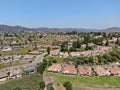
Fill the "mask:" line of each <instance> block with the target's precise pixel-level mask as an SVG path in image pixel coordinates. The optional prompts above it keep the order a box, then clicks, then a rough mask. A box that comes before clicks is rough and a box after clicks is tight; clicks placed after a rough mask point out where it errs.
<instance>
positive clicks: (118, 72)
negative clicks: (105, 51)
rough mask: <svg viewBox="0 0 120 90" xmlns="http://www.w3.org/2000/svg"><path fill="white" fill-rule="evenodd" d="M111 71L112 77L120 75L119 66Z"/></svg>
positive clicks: (111, 68) (113, 67)
mask: <svg viewBox="0 0 120 90" xmlns="http://www.w3.org/2000/svg"><path fill="white" fill-rule="evenodd" d="M109 71H110V73H111V75H120V68H119V67H118V66H111V67H110V69H109Z"/></svg>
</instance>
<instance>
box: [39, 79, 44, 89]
mask: <svg viewBox="0 0 120 90" xmlns="http://www.w3.org/2000/svg"><path fill="white" fill-rule="evenodd" d="M39 86H40V89H44V88H45V82H44V81H42V82H40V83H39Z"/></svg>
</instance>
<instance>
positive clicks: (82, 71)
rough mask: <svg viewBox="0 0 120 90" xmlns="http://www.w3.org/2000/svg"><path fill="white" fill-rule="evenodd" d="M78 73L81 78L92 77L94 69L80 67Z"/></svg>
mask: <svg viewBox="0 0 120 90" xmlns="http://www.w3.org/2000/svg"><path fill="white" fill-rule="evenodd" d="M78 73H79V75H81V76H86V75H87V76H92V74H93V70H92V68H90V67H85V66H80V67H79V68H78Z"/></svg>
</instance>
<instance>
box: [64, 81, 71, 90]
mask: <svg viewBox="0 0 120 90" xmlns="http://www.w3.org/2000/svg"><path fill="white" fill-rule="evenodd" d="M63 86H64V87H65V88H66V90H72V83H71V82H70V81H66V82H64V84H63Z"/></svg>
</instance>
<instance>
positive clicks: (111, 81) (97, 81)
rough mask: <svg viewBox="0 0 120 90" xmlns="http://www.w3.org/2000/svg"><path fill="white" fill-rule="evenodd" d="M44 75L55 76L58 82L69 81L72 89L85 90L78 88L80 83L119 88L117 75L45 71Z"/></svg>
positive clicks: (90, 85) (119, 81)
mask: <svg viewBox="0 0 120 90" xmlns="http://www.w3.org/2000/svg"><path fill="white" fill-rule="evenodd" d="M45 75H46V76H52V77H54V78H55V81H56V82H60V83H61V84H63V83H64V82H65V81H70V82H71V83H72V84H73V85H74V87H73V88H74V90H86V89H82V88H81V89H80V87H78V86H80V85H83V86H88V87H99V88H100V87H103V88H104V87H108V88H111V87H116V88H120V77H118V76H110V77H97V76H93V77H85V76H65V75H62V74H54V73H49V72H45Z"/></svg>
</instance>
